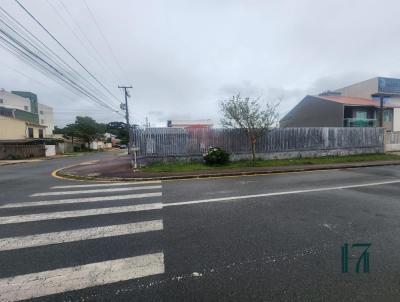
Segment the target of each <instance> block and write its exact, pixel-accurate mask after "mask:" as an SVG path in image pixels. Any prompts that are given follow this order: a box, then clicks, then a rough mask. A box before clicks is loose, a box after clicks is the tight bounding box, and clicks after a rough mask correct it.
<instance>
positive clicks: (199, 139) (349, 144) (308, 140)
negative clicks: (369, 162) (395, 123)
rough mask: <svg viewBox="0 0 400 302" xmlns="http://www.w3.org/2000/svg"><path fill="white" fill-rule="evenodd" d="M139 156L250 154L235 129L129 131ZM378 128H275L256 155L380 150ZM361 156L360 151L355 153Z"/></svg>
mask: <svg viewBox="0 0 400 302" xmlns="http://www.w3.org/2000/svg"><path fill="white" fill-rule="evenodd" d="M132 134H133V135H132V138H133V141H132V144H133V145H134V146H135V147H137V150H138V155H139V156H158V157H165V156H195V155H201V154H203V153H205V152H206V151H207V149H208V148H209V147H210V146H213V147H221V148H223V149H224V150H226V151H228V152H229V153H231V154H250V153H251V145H250V144H249V140H248V138H247V136H246V134H245V133H244V132H243V131H241V130H237V129H190V128H189V129H179V128H148V129H135V130H133V131H132ZM383 144H384V130H383V129H382V128H277V129H274V130H272V131H270V132H268V133H266V134H265V135H264V136H262V137H260V138H259V139H258V141H257V144H256V152H257V153H277V152H290V151H310V150H313V151H315V150H333V149H360V150H361V149H363V148H365V149H367V148H369V149H371V148H377V149H379V148H381V149H382V150H383ZM358 153H362V151H360V152H358Z"/></svg>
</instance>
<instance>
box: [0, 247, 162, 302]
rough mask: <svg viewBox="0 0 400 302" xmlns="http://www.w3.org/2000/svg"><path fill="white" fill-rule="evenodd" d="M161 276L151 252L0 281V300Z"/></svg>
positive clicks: (157, 259) (157, 255)
mask: <svg viewBox="0 0 400 302" xmlns="http://www.w3.org/2000/svg"><path fill="white" fill-rule="evenodd" d="M163 273H164V254H163V253H154V254H147V255H142V256H136V257H131V258H123V259H118V260H109V261H104V262H97V263H91V264H86V265H81V266H74V267H68V268H61V269H55V270H51V271H44V272H39V273H32V274H27V275H20V276H15V277H11V278H4V279H0V301H2V302H5V301H19V300H25V299H30V298H38V297H43V296H48V295H52V294H58V293H63V292H67V291H72V290H78V289H84V288H88V287H93V286H99V285H104V284H109V283H115V282H119V281H126V280H130V279H136V278H141V277H145V276H151V275H156V274H163Z"/></svg>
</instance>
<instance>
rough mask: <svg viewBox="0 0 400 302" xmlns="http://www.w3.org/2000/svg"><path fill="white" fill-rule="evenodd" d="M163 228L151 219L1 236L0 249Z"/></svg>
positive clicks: (160, 223) (161, 223)
mask: <svg viewBox="0 0 400 302" xmlns="http://www.w3.org/2000/svg"><path fill="white" fill-rule="evenodd" d="M162 229H163V222H162V220H150V221H141V222H135V223H127V224H117V225H108V226H102V227H95V228H87V229H79V230H70V231H62V232H53V233H46V234H36V235H29V236H18V237H12V238H1V239H0V251H9V250H16V249H22V248H28V247H34V246H43V245H50V244H57V243H64V242H73V241H82V240H89V239H96V238H106V237H113V236H121V235H129V234H137V233H145V232H151V231H161V230H162Z"/></svg>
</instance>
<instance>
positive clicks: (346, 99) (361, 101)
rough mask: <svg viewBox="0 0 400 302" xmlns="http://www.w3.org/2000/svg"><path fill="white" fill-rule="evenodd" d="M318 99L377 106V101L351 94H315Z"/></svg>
mask: <svg viewBox="0 0 400 302" xmlns="http://www.w3.org/2000/svg"><path fill="white" fill-rule="evenodd" d="M316 97H317V98H319V99H323V100H327V101H332V102H336V103H341V104H345V105H353V106H357V105H358V106H373V107H379V101H376V100H372V99H364V98H357V97H352V96H342V95H319V96H316ZM384 107H387V108H397V107H400V106H399V105H395V104H390V103H386V104H385V105H384Z"/></svg>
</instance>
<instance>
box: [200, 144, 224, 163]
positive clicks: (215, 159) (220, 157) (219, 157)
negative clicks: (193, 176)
mask: <svg viewBox="0 0 400 302" xmlns="http://www.w3.org/2000/svg"><path fill="white" fill-rule="evenodd" d="M203 158H204V161H205V162H206V164H207V165H224V164H227V163H228V162H229V153H228V152H226V151H224V150H222V149H221V148H218V147H210V148H209V149H208V151H207V153H206V154H205V155H204V156H203Z"/></svg>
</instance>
